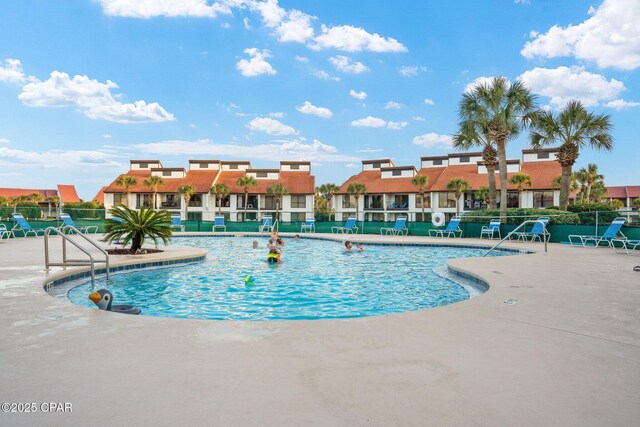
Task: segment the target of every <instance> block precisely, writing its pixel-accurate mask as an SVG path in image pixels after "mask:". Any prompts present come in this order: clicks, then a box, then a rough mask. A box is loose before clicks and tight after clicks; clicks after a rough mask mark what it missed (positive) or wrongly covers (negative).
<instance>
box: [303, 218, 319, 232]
mask: <svg viewBox="0 0 640 427" xmlns="http://www.w3.org/2000/svg"><path fill="white" fill-rule="evenodd" d="M305 231H308V232H309V233H315V232H316V220H315V218H307V219H305V220H304V224H302V226H301V227H300V232H301V233H304V232H305Z"/></svg>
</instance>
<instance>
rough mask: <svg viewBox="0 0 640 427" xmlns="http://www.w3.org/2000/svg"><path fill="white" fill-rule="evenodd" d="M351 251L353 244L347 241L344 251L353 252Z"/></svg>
mask: <svg viewBox="0 0 640 427" xmlns="http://www.w3.org/2000/svg"><path fill="white" fill-rule="evenodd" d="M351 249H353V245H352V244H351V241H350V240H347V241H346V242H344V251H345V252H351Z"/></svg>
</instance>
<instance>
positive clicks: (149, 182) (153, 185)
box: [143, 175, 167, 209]
mask: <svg viewBox="0 0 640 427" xmlns="http://www.w3.org/2000/svg"><path fill="white" fill-rule="evenodd" d="M143 184H144V186H145V187H148V188H149V190H151V192H152V193H153V209H158V188H159V187H164V186H165V185H167V184H166V183H165V182H164V179H162V177H161V176H158V175H151V176H150V177H149V179H145V180H144V182H143Z"/></svg>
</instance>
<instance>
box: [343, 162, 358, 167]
mask: <svg viewBox="0 0 640 427" xmlns="http://www.w3.org/2000/svg"><path fill="white" fill-rule="evenodd" d="M344 167H345V168H357V167H358V165H356V164H355V163H347V164H346V165H344Z"/></svg>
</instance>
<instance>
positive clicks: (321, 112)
mask: <svg viewBox="0 0 640 427" xmlns="http://www.w3.org/2000/svg"><path fill="white" fill-rule="evenodd" d="M296 110H298V111H300V112H301V113H303V114H312V115H314V116H318V117H322V118H323V119H330V118H331V117H333V113H332V112H331V110H330V109H328V108H325V107H316V106H315V105H313V104H312V103H310V102H309V101H305V103H304V104H302V105H301V106H299V107H296Z"/></svg>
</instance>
